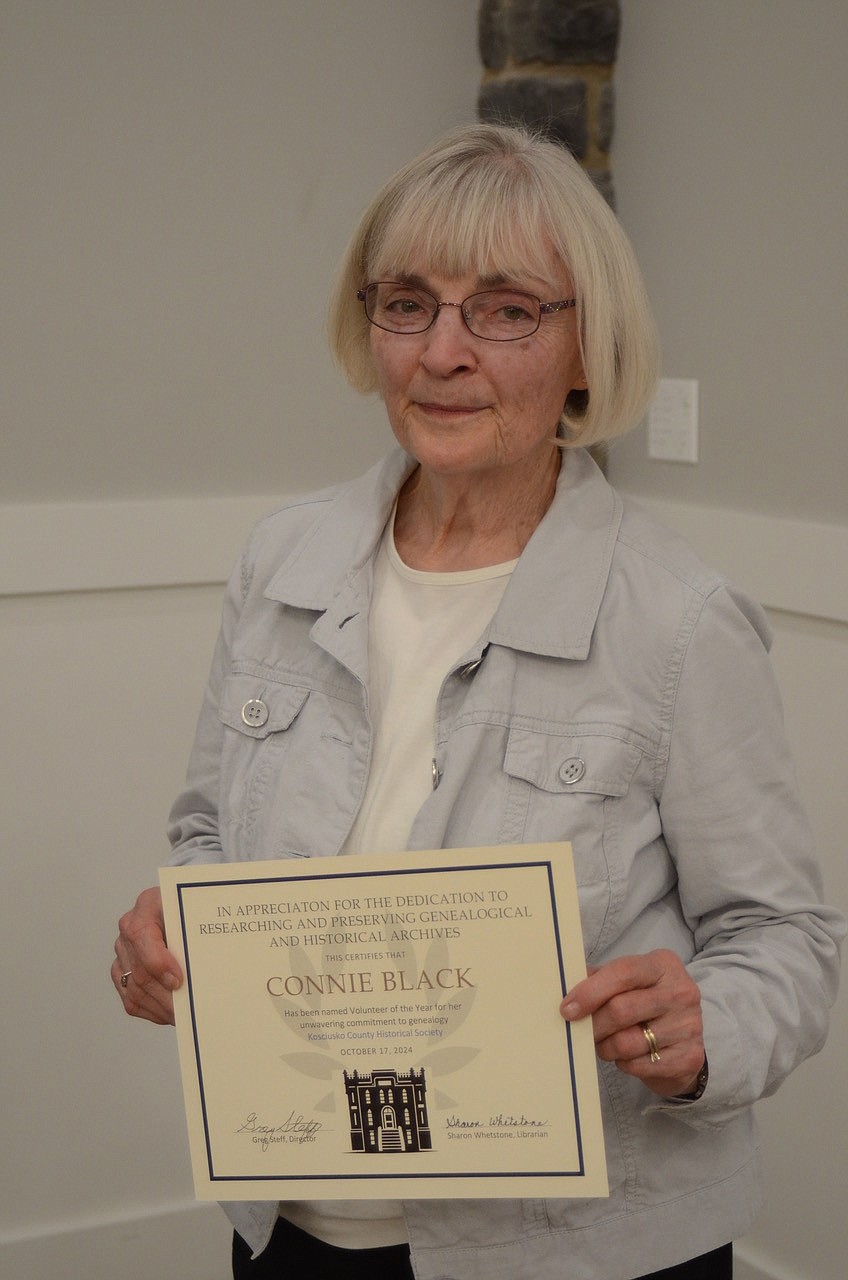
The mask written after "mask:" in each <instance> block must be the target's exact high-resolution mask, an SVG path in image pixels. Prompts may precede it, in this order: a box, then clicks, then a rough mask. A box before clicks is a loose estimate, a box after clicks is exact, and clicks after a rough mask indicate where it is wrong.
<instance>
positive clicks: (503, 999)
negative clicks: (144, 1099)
mask: <svg viewBox="0 0 848 1280" xmlns="http://www.w3.org/2000/svg"><path fill="white" fill-rule="evenodd" d="M160 879H161V884H162V890H163V900H164V905H165V921H166V928H167V935H168V943H169V946H170V947H171V949H172V950H173V951H174V953H175V954H176V955H177V957H178V958H179V959H180V961H181V963H182V964H183V966H184V969H185V972H186V979H187V980H186V982H185V984H184V985H183V987H182V988H181V989H180V991H178V992H177V993H176V995H175V1000H174V1004H175V1012H176V1021H177V1035H178V1039H179V1046H180V1060H181V1066H182V1075H183V1087H184V1091H185V1100H186V1113H187V1119H188V1131H189V1140H190V1146H191V1153H192V1165H193V1169H194V1179H195V1187H196V1191H197V1195H198V1196H199V1197H200V1198H201V1199H222V1200H238V1199H256V1200H273V1199H286V1200H293V1199H298V1198H307V1199H311V1200H317V1199H338V1198H344V1199H353V1198H363V1199H368V1198H372V1197H387V1196H388V1197H391V1198H405V1197H414V1198H422V1197H448V1196H450V1197H453V1196H456V1197H483V1196H493V1197H497V1196H551V1197H555V1196H605V1195H607V1184H606V1167H605V1160H604V1147H603V1132H602V1128H601V1120H600V1107H599V1098H598V1083H597V1073H596V1068H595V1056H594V1048H593V1042H592V1031H591V1025H590V1022H589V1021H588V1020H584V1021H582V1022H580V1023H576V1024H571V1025H570V1026H569V1025H567V1024H566V1023H565V1022H564V1021H563V1019H562V1018H561V1016H560V1014H559V1008H558V1006H559V1002H560V1000H561V999H562V996H563V994H564V993H565V992H566V991H567V990H569V989H570V988H571V987H573V986H574V984H575V983H576V982H578V981H579V980H580V978H582V977H583V976H584V975H585V963H584V959H583V947H582V939H581V931H580V918H579V914H578V909H577V894H576V889H575V885H574V872H573V865H572V859H571V848H570V846H569V845H567V844H545V845H515V846H506V847H497V848H485V849H447V850H438V851H435V852H426V853H421V852H406V853H401V854H393V855H391V856H380V857H356V858H349V859H348V858H345V859H330V858H326V859H325V858H315V859H311V860H308V861H300V860H298V861H291V860H287V861H278V862H250V863H227V864H220V865H214V866H207V865H204V866H190V867H171V868H164V869H163V870H162V871H161V873H160Z"/></svg>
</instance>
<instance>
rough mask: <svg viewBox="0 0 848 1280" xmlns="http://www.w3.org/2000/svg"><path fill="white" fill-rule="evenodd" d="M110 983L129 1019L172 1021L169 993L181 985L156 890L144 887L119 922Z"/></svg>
mask: <svg viewBox="0 0 848 1280" xmlns="http://www.w3.org/2000/svg"><path fill="white" fill-rule="evenodd" d="M118 929H119V933H118V937H117V940H116V942H115V959H114V961H113V964H112V982H113V983H114V985H115V990H116V991H117V993H118V995H119V996H120V997H121V1001H122V1002H123V1006H124V1009H125V1010H126V1012H127V1013H128V1014H129V1015H130V1017H131V1018H146V1019H147V1021H148V1022H158V1023H160V1024H163V1025H164V1024H171V1025H173V1022H174V1001H173V997H172V995H171V993H172V992H173V991H175V990H176V988H177V987H179V986H180V985H181V984H182V980H183V975H182V973H181V971H180V966H179V964H178V963H177V961H176V960H175V959H174V957H173V956H172V955H171V953H170V951H169V950H168V948H167V947H166V945H165V921H164V919H163V916H162V894H161V893H160V891H159V889H145V890H144V892H143V893H140V894H139V896H138V898H137V900H136V904H135V906H134V907H133V908H132V910H130V911H128V912H127V913H126V915H123V916H121V919H120V921H119V923H118Z"/></svg>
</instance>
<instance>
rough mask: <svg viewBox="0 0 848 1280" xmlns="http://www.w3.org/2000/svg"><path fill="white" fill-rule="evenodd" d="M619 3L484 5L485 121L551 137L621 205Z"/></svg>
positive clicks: (502, 1)
mask: <svg viewBox="0 0 848 1280" xmlns="http://www.w3.org/2000/svg"><path fill="white" fill-rule="evenodd" d="M620 19H621V15H620V11H619V5H618V0H481V3H480V9H479V15H478V21H479V44H480V57H481V59H482V62H483V67H484V72H483V81H482V85H481V88H480V96H479V99H478V104H477V109H478V114H479V116H480V119H481V120H488V121H495V122H500V123H505V124H510V123H512V124H526V125H529V126H531V127H532V128H536V129H541V130H543V131H544V132H545V133H546V134H547V135H548V136H549V137H551V138H553V139H554V140H555V141H557V142H561V143H563V145H564V146H566V147H568V149H569V150H570V151H571V152H572V153H573V154H574V155H575V156H576V157H577V159H578V160H579V161H580V162H581V164H582V165H583V167H584V168H585V169H586V171H587V173H588V174H589V175H590V177H591V178H592V179H593V181H594V182H595V185H596V186H597V187H598V189H599V190H600V191H601V192H602V194H603V195H604V196H605V197H606V199H607V200H608V202H609V203H610V204H611V205H612V204H614V192H613V184H612V176H611V173H610V160H609V151H610V145H611V142H612V132H613V84H612V76H613V67H614V64H615V55H616V49H617V46H618V33H619V26H620Z"/></svg>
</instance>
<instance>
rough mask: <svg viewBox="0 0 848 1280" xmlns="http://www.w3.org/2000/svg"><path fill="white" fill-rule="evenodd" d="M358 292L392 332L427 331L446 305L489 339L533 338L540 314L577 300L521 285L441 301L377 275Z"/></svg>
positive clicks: (371, 313) (376, 319) (379, 322)
mask: <svg viewBox="0 0 848 1280" xmlns="http://www.w3.org/2000/svg"><path fill="white" fill-rule="evenodd" d="M356 296H357V298H358V299H359V301H360V302H364V303H365V314H366V316H367V317H368V319H369V320H370V321H371V323H372V324H373V325H376V326H377V328H378V329H385V330H386V331H387V332H388V333H424V332H426V330H427V329H429V328H430V326H431V325H432V324H435V321H436V317H437V315H438V314H439V312H440V311H441V309H442V307H458V308H459V310H460V313H461V315H462V318H463V320H464V321H465V326H466V328H467V329H468V331H469V332H470V333H473V334H474V336H475V337H477V338H486V339H487V340H488V341H489V342H514V341H515V340H516V339H517V338H529V337H530V335H531V334H532V333H535V332H536V330H537V329H538V328H539V325H540V324H541V321H542V316H548V315H553V314H554V313H555V312H557V311H566V310H567V309H568V308H569V307H573V306H575V305H576V299H574V298H566V299H564V300H563V301H562V302H541V301H540V300H539V299H538V298H536V297H534V296H533V294H532V293H524V292H522V290H520V289H487V290H486V291H485V292H484V293H472V294H470V295H469V297H467V298H465V299H463V301H462V302H439V300H438V299H437V298H434V297H433V295H432V293H427V291H426V289H419V288H418V286H417V285H410V284H401V283H400V282H399V281H397V280H378V281H377V282H376V283H375V284H369V285H366V286H365V288H364V289H358V290H357V293H356Z"/></svg>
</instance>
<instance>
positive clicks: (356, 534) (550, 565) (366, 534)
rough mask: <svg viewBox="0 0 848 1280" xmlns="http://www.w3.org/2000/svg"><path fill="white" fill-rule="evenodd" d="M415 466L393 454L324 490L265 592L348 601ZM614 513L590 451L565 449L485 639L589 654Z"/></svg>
mask: <svg viewBox="0 0 848 1280" xmlns="http://www.w3.org/2000/svg"><path fill="white" fill-rule="evenodd" d="M414 468H415V460H414V458H411V457H410V456H409V455H408V454H406V453H404V451H403V450H401V449H396V450H394V451H393V452H392V453H391V454H389V455H388V457H386V458H385V459H383V461H382V462H379V463H378V464H377V465H376V466H375V467H372V468H371V470H370V471H368V472H366V473H365V475H363V476H360V477H359V479H357V480H354V481H352V482H351V483H350V484H348V485H345V486H343V487H342V488H340V489H338V490H335V491H333V492H331V493H330V494H328V496H327V499H326V503H325V504H324V505H322V509H321V511H320V513H319V515H318V516H317V518H316V520H315V522H314V524H313V525H312V526H311V528H310V529H309V530H308V531H307V533H306V534H305V535H304V536H303V538H302V539H301V540H300V542H299V543H298V544H297V546H296V547H295V548H294V550H293V552H292V553H291V555H290V556H289V558H288V559H287V560H286V561H285V562H284V563H283V564H282V565H281V566H280V569H279V570H278V571H277V573H276V574H275V575H274V577H273V578H272V579H271V582H270V583H269V585H268V587H267V588H266V591H265V596H266V597H267V598H268V599H270V600H277V601H279V602H281V603H283V604H290V605H294V606H295V607H298V608H302V609H313V610H316V611H318V612H325V611H326V610H328V609H330V607H331V605H332V604H333V602H334V601H335V602H337V603H338V602H339V599H340V597H342V596H348V595H349V592H350V590H351V588H352V586H353V583H354V580H355V579H356V578H357V577H358V575H359V573H360V571H361V570H362V568H363V566H365V565H366V563H367V562H369V561H370V559H371V557H372V556H373V554H374V551H375V548H376V546H377V543H378V542H379V540H380V537H381V535H382V532H383V529H384V527H385V524H386V521H387V520H388V518H389V515H390V513H391V510H392V506H393V505H394V501H395V498H396V497H397V494H398V491H399V490H400V488H401V486H402V485H403V483H404V481H405V480H406V478H407V476H409V475H410V474H411V472H412V471H413V470H414ZM621 514H622V503H621V499H620V497H619V496H618V494H617V493H616V492H615V490H614V489H612V488H611V486H610V485H609V484H607V481H606V480H605V479H604V477H603V475H602V474H601V472H600V470H599V469H598V467H597V466H596V465H595V463H594V462H593V461H592V459H591V457H590V456H589V454H588V453H586V452H585V450H583V449H570V450H568V451H567V452H566V453H565V455H564V458H563V465H562V467H561V469H560V475H559V480H558V482H557V488H556V493H555V495H554V500H553V502H552V503H551V505H550V507H549V508H548V510H547V512H546V513H545V516H544V518H543V519H542V521H541V522H540V524H539V527H538V528H537V529H536V531H535V533H534V534H533V536H532V538H531V539H530V541H529V542H528V544H527V546H526V547H525V549H524V552H523V554H522V555H521V558H520V560H519V562H518V564H517V566H516V568H515V571H514V573H513V575H512V578H511V579H510V583H509V586H508V587H507V589H506V591H505V593H504V596H503V600H502V601H501V604H500V606H499V607H498V610H497V612H496V613H495V616H494V617H493V619H492V621H491V624H490V626H489V629H488V632H487V634H486V636H485V639H484V643H486V642H488V643H493V644H500V645H506V646H508V647H509V648H513V649H520V650H524V651H526V652H530V653H538V654H541V655H545V656H550V657H557V658H572V659H584V658H586V657H587V656H588V653H589V645H590V643H591V638H592V632H593V630H594V627H595V622H596V621H597V616H598V611H599V609H600V605H601V600H602V598H603V595H604V591H605V590H606V584H607V578H608V576H609V570H610V565H611V562H612V556H613V551H614V549H615V544H616V539H617V536H618V530H619V526H620V524H621Z"/></svg>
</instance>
